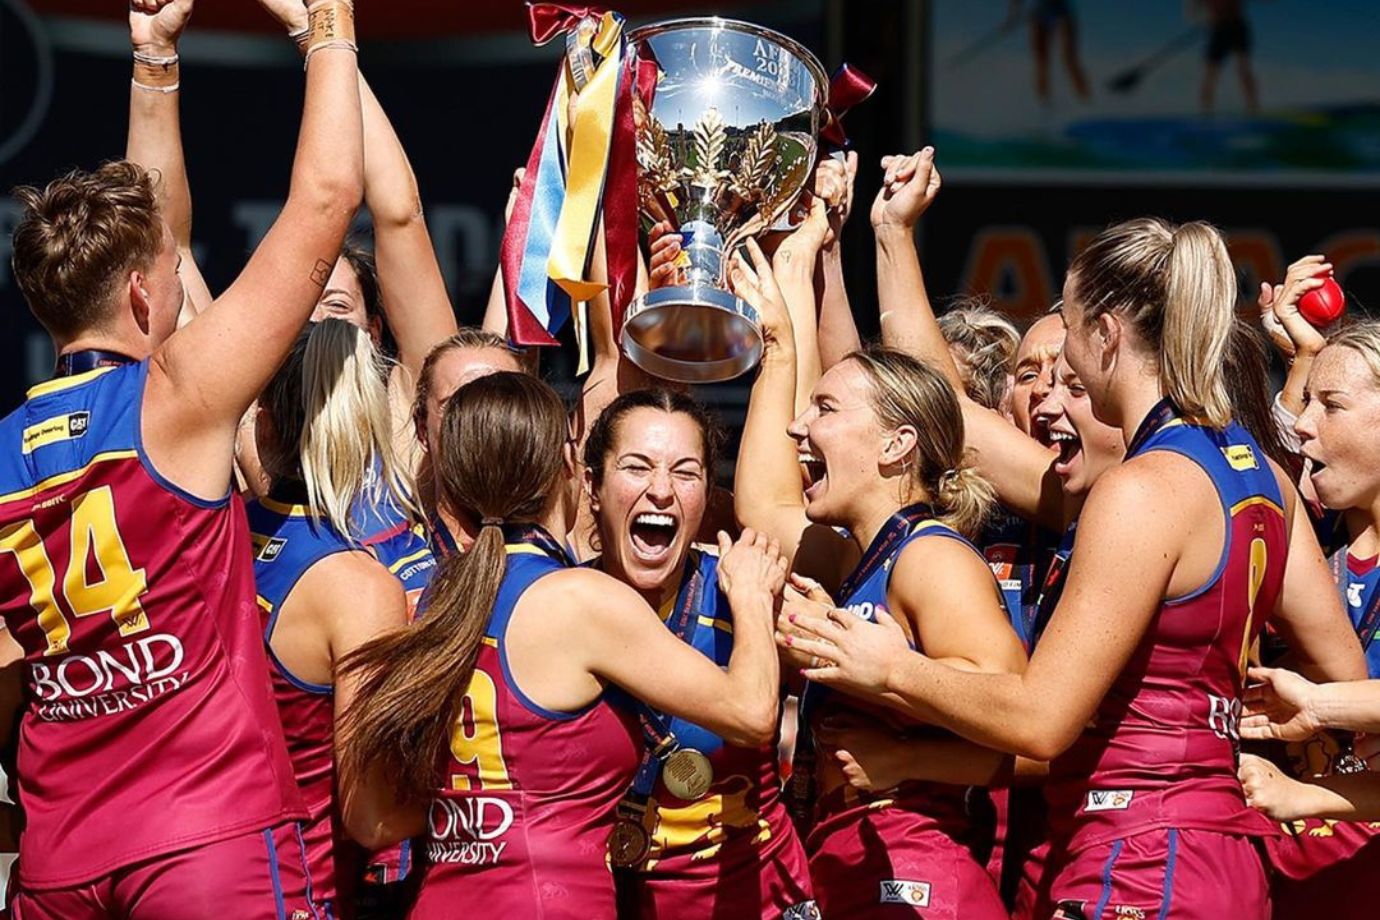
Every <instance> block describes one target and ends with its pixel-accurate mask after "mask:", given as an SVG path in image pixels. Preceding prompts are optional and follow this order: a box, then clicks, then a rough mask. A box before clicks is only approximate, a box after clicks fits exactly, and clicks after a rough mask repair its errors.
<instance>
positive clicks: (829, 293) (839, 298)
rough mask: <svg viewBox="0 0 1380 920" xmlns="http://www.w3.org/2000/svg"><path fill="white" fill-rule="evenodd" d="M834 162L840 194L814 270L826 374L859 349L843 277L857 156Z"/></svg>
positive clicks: (821, 357)
mask: <svg viewBox="0 0 1380 920" xmlns="http://www.w3.org/2000/svg"><path fill="white" fill-rule="evenodd" d="M828 163H835V164H837V166H838V170H835V171H836V172H837V171H842V174H843V175H842V183H843V187H842V195H841V197H840V198H839V200H838V202H837V203H831V206H830V208H829V229H830V230H831V231H832V233H831V234H830V237H831V238H830V239H827V240H826V241H825V243H824V249H823V250H822V251H821V252H820V260H819V264H818V265H817V266H816V268H815V296H816V298H817V299H818V300H819V363H820V369H821V370H824V371H827V370H828V369H829V368H831V367H833V366H834V365H835V364H838V363H839V362H840V361H842V360H843V358H844V357H845V356H846V355H848V354H849V353H850V352H854V351H857V350H858V349H859V348H861V347H862V339H861V338H860V337H859V336H858V326H857V323H856V322H854V320H853V306H852V304H850V303H849V301H848V287H847V285H846V284H845V283H844V278H843V227H844V224H846V223H847V222H848V217H849V215H850V214H852V212H853V189H854V185H855V182H856V179H857V176H858V154H857V152H856V151H853V150H850V151H849V152H848V155H847V156H846V157H845V158H844V160H843V162H842V163H839V161H837V160H833V159H831V160H829V161H827V162H826V164H825V167H824V168H830V167H828Z"/></svg>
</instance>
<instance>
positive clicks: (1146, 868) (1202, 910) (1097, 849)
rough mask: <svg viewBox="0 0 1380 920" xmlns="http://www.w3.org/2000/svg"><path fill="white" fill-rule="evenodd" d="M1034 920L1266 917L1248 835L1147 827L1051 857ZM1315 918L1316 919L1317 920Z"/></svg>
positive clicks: (1261, 871)
mask: <svg viewBox="0 0 1380 920" xmlns="http://www.w3.org/2000/svg"><path fill="white" fill-rule="evenodd" d="M1052 860H1053V865H1052V866H1051V872H1052V875H1053V878H1052V879H1051V880H1050V883H1049V889H1048V892H1047V898H1048V900H1046V901H1045V902H1044V905H1043V906H1042V907H1041V908H1039V910H1038V911H1037V916H1039V917H1041V918H1044V917H1051V916H1052V917H1054V918H1056V920H1223V918H1226V917H1230V918H1231V920H1269V918H1270V892H1269V885H1268V882H1267V880H1266V877H1265V866H1264V863H1263V861H1262V859H1261V854H1260V850H1259V849H1258V843H1257V841H1256V840H1255V839H1254V838H1251V837H1242V836H1236V835H1232V834H1219V833H1216V832H1213V831H1199V830H1176V829H1173V828H1170V829H1165V830H1152V831H1146V832H1144V833H1140V834H1134V835H1132V836H1130V837H1125V838H1122V839H1120V840H1114V841H1112V842H1110V843H1105V844H1097V845H1095V846H1090V847H1087V848H1085V849H1082V850H1079V851H1078V852H1077V853H1072V854H1058V853H1056V854H1054V855H1053V856H1052ZM1320 916H1321V915H1320Z"/></svg>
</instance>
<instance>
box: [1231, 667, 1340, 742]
mask: <svg viewBox="0 0 1380 920" xmlns="http://www.w3.org/2000/svg"><path fill="white" fill-rule="evenodd" d="M1247 676H1248V677H1249V678H1250V679H1251V680H1252V681H1257V682H1258V683H1256V684H1255V685H1253V686H1248V687H1247V688H1246V693H1245V698H1244V700H1243V703H1244V712H1243V714H1242V716H1241V737H1242V738H1245V739H1247V740H1250V741H1304V740H1306V739H1308V738H1311V737H1312V736H1313V735H1316V734H1317V733H1318V732H1320V731H1322V730H1323V729H1325V728H1328V727H1329V726H1326V725H1324V724H1323V723H1322V720H1321V719H1319V718H1318V716H1317V714H1316V713H1315V712H1314V702H1315V699H1316V697H1317V690H1318V685H1317V684H1315V683H1313V682H1312V681H1310V680H1308V678H1306V677H1302V676H1300V675H1298V674H1295V673H1294V672H1293V671H1286V670H1284V669H1282V668H1251V669H1250V671H1249V672H1248V673H1247Z"/></svg>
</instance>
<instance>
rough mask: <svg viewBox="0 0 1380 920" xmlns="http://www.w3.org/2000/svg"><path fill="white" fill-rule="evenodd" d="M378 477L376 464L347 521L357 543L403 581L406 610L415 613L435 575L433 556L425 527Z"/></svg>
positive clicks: (434, 558) (352, 506) (378, 471)
mask: <svg viewBox="0 0 1380 920" xmlns="http://www.w3.org/2000/svg"><path fill="white" fill-rule="evenodd" d="M381 478H382V475H381V472H380V470H379V468H378V467H377V466H376V467H375V469H374V479H373V482H372V483H371V484H370V485H369V486H368V487H367V488H365V489H364V490H363V491H362V492H360V494H359V495H358V496H356V498H355V501H354V504H353V505H351V507H350V523H351V524H352V525H353V533H354V535H355V537H356V539H357V540H358V542H359V543H360V544H361V545H362V546H363V547H364V548H365V549H367V550H368V551H369V552H370V553H371V554H373V556H374V558H375V559H377V560H378V561H379V562H382V563H383V564H384V566H385V567H386V568H387V569H388V571H389V572H391V573H392V574H393V576H394V577H395V578H397V579H398V581H400V582H402V586H403V590H404V591H405V592H407V609H408V613H409V614H411V615H415V614H416V612H417V604H418V603H419V602H420V600H421V597H422V593H423V592H424V591H425V590H426V587H427V585H428V584H430V583H431V577H432V576H433V575H435V574H436V557H435V555H434V554H433V553H432V551H431V544H430V542H429V541H428V539H427V530H426V527H425V526H424V525H422V524H421V523H420V522H418V521H414V520H413V519H412V517H411V515H410V514H409V513H408V512H407V510H406V509H405V508H404V507H403V506H402V503H401V502H399V501H398V499H397V497H396V496H394V495H393V493H392V491H391V490H390V489H387V488H385V487H383V486H382V484H381V483H380V482H379V480H381Z"/></svg>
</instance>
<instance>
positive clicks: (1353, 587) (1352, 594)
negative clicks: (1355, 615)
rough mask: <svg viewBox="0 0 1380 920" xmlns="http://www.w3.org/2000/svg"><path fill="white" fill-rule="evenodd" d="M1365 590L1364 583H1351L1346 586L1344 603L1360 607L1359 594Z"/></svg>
mask: <svg viewBox="0 0 1380 920" xmlns="http://www.w3.org/2000/svg"><path fill="white" fill-rule="evenodd" d="M1365 590H1366V586H1365V583H1364V582H1358V581H1353V582H1350V583H1349V584H1348V585H1347V586H1346V602H1347V603H1348V604H1350V605H1351V606H1353V607H1359V606H1361V593H1362V592H1363V591H1365Z"/></svg>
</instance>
